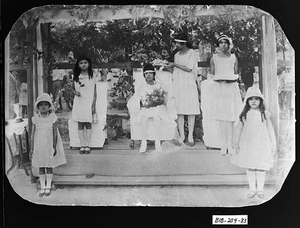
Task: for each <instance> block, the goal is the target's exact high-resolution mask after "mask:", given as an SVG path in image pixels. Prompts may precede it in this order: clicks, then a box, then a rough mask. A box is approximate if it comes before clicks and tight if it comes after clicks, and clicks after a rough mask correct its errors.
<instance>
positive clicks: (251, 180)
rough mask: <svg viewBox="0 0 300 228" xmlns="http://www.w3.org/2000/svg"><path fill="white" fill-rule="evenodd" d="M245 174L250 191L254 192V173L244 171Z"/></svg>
mask: <svg viewBox="0 0 300 228" xmlns="http://www.w3.org/2000/svg"><path fill="white" fill-rule="evenodd" d="M246 173H247V179H248V183H249V187H250V191H256V183H255V182H256V181H255V180H256V177H255V172H254V171H249V170H248V169H247V170H246Z"/></svg>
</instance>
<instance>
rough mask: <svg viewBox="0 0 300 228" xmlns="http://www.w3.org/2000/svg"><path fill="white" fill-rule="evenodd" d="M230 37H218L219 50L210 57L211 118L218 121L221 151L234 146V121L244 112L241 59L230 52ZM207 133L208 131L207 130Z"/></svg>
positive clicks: (232, 150)
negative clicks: (241, 91)
mask: <svg viewBox="0 0 300 228" xmlns="http://www.w3.org/2000/svg"><path fill="white" fill-rule="evenodd" d="M230 43H231V40H230V39H229V38H228V37H227V36H226V35H221V36H219V37H218V47H219V51H218V52H217V53H216V54H214V55H213V56H212V58H211V59H210V73H211V74H212V75H213V82H212V84H211V85H210V88H209V89H210V97H209V98H206V99H209V100H210V110H209V113H210V119H212V120H214V121H218V124H219V128H220V133H221V134H220V139H221V154H222V155H225V154H226V153H227V150H228V152H229V153H230V154H232V153H233V152H234V149H233V128H234V121H236V120H237V119H238V115H239V113H240V112H241V111H242V108H243V103H242V98H241V94H240V90H239V86H238V83H237V80H238V77H239V75H238V61H237V58H236V56H235V55H234V54H231V53H230V49H229V47H230ZM204 134H205V132H204Z"/></svg>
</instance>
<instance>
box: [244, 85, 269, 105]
mask: <svg viewBox="0 0 300 228" xmlns="http://www.w3.org/2000/svg"><path fill="white" fill-rule="evenodd" d="M250 97H260V98H261V99H262V100H263V101H265V98H264V96H263V95H262V93H261V92H260V90H259V88H258V87H256V86H252V87H249V88H248V90H247V93H246V96H245V101H247V100H248V98H250Z"/></svg>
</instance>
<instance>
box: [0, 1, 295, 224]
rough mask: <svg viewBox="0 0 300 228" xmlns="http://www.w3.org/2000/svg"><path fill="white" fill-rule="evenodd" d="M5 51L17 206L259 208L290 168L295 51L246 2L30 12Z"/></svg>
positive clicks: (9, 151)
mask: <svg viewBox="0 0 300 228" xmlns="http://www.w3.org/2000/svg"><path fill="white" fill-rule="evenodd" d="M295 29H296V28H295ZM3 49H4V56H3V60H2V62H3V65H4V86H3V87H4V94H5V96H4V99H2V100H3V106H4V117H5V134H4V136H5V139H4V140H3V141H5V143H3V149H4V151H5V154H4V155H3V157H4V168H5V174H4V176H5V177H4V178H6V179H7V181H8V183H9V185H11V188H12V189H13V190H14V192H15V193H16V194H17V195H19V196H20V197H21V198H23V199H24V200H25V201H28V202H31V203H33V204H37V205H43V206H87V207H89V206H117V207H119V206H121V207H123V206H133V207H146V206H147V207H185V208H189V207H193V208H194V207H199V208H201V207H214V208H227V207H230V208H244V207H249V206H253V207H255V206H260V205H262V204H265V203H268V202H271V201H272V200H273V198H274V197H276V195H277V194H278V193H279V192H280V191H281V189H282V187H283V186H284V184H285V180H286V178H287V177H288V175H289V173H290V170H291V169H292V167H293V165H294V163H295V160H296V146H295V123H296V115H295V110H296V107H295V104H296V102H295V49H294V47H293V45H292V44H291V43H290V41H289V37H288V36H287V35H286V34H285V32H284V29H283V28H282V27H281V25H280V23H279V22H278V21H277V20H276V18H274V17H273V15H272V14H271V13H270V12H267V11H264V10H262V9H260V8H257V7H255V6H250V5H243V4H240V5H155V4H153V5H152V4H147V5H131V4H124V5H100V4H99V5H44V6H38V7H34V8H32V9H30V10H27V11H25V12H24V13H23V14H22V15H21V16H20V17H19V18H18V19H17V20H16V21H15V22H13V23H12V27H11V28H10V29H9V32H8V34H6V37H5V42H4V43H3ZM3 138H4V137H3ZM4 197H5V196H4ZM7 202H8V203H9V200H8V201H7ZM222 219H223V220H221V217H220V219H219V218H217V219H216V220H215V223H218V221H224V218H222ZM249 220H250V218H249ZM232 221H238V222H239V223H240V224H243V223H245V224H248V218H247V217H242V218H239V220H237V218H235V220H234V218H231V222H232ZM225 222H226V218H225ZM227 222H228V223H229V222H230V220H227Z"/></svg>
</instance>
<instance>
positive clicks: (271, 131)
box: [267, 118, 277, 153]
mask: <svg viewBox="0 0 300 228" xmlns="http://www.w3.org/2000/svg"><path fill="white" fill-rule="evenodd" d="M267 127H268V131H269V135H270V139H271V142H272V152H273V153H275V152H276V150H277V143H276V135H275V131H274V128H273V125H272V122H271V120H270V119H269V118H268V119H267Z"/></svg>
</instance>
